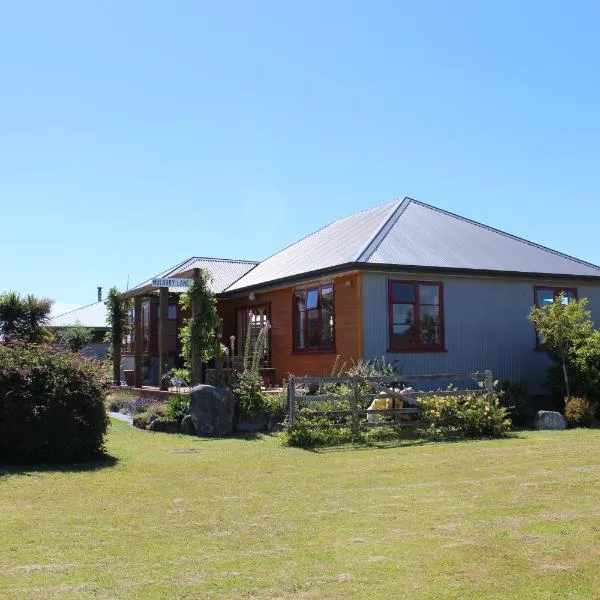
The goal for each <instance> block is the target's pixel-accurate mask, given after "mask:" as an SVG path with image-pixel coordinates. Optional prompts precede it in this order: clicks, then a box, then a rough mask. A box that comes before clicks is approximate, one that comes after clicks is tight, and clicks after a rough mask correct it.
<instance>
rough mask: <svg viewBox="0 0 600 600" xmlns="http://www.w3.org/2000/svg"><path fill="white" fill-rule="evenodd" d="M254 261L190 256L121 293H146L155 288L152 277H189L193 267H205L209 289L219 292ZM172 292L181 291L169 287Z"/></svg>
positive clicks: (252, 266) (250, 266)
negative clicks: (210, 277)
mask: <svg viewBox="0 0 600 600" xmlns="http://www.w3.org/2000/svg"><path fill="white" fill-rule="evenodd" d="M256 264H257V263H256V262H255V261H250V260H230V259H227V258H205V257H201V256H192V257H191V258H188V259H187V260H184V261H183V262H180V263H178V264H177V265H175V266H174V267H171V268H170V269H167V270H166V271H163V272H162V273H159V274H158V275H154V277H152V278H151V279H148V280H147V281H144V282H143V283H140V284H139V285H136V286H135V287H133V288H131V289H129V290H128V291H127V292H124V293H123V294H121V296H123V297H132V296H134V295H137V294H139V293H146V292H150V291H152V290H154V289H156V288H155V287H154V286H153V285H152V279H155V278H169V277H182V278H185V277H191V276H192V270H193V269H206V270H207V271H209V272H210V274H211V275H212V282H211V283H210V286H209V287H210V289H211V290H212V291H213V292H214V293H215V294H219V293H221V292H222V291H223V290H225V289H226V288H227V287H228V286H230V285H231V284H232V283H234V282H235V281H237V280H238V279H239V278H240V277H242V276H243V275H245V274H246V273H247V272H248V271H249V270H250V269H252V268H254V267H255V266H256ZM169 291H172V292H181V291H182V289H181V288H169Z"/></svg>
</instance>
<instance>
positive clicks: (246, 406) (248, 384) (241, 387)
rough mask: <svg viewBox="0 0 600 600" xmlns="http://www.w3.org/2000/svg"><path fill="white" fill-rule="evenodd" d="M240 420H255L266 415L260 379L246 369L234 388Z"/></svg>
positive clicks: (239, 376)
mask: <svg viewBox="0 0 600 600" xmlns="http://www.w3.org/2000/svg"><path fill="white" fill-rule="evenodd" d="M233 397H234V399H235V403H236V411H237V417H238V420H239V419H254V418H255V417H257V416H259V415H262V414H264V413H265V401H264V397H263V394H262V390H261V386H260V377H259V376H258V375H257V373H255V372H254V371H251V370H250V369H246V370H245V371H243V372H242V373H240V374H239V375H238V378H237V381H236V384H235V385H234V388H233Z"/></svg>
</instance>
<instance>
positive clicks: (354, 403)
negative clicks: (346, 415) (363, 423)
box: [350, 377, 360, 435]
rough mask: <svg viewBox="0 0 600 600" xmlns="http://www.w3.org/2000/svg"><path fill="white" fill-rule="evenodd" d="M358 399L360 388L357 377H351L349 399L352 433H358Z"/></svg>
mask: <svg viewBox="0 0 600 600" xmlns="http://www.w3.org/2000/svg"><path fill="white" fill-rule="evenodd" d="M359 400H360V389H359V385H358V378H357V377H353V378H352V398H351V399H350V408H351V410H352V434H353V435H358V402H359Z"/></svg>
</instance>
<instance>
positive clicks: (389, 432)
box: [364, 425, 404, 443]
mask: <svg viewBox="0 0 600 600" xmlns="http://www.w3.org/2000/svg"><path fill="white" fill-rule="evenodd" d="M402 437H404V432H403V431H402V428H401V427H394V426H393V425H384V426H383V427H371V428H369V429H367V431H366V432H365V434H364V440H365V442H367V443H369V442H391V441H393V440H398V439H400V438H402Z"/></svg>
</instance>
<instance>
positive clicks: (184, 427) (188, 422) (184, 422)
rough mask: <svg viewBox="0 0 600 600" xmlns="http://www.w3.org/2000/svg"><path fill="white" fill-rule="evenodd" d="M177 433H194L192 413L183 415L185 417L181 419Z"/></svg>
mask: <svg viewBox="0 0 600 600" xmlns="http://www.w3.org/2000/svg"><path fill="white" fill-rule="evenodd" d="M179 433H183V434H184V435H196V426H195V425H194V421H192V415H185V417H183V419H181V425H180V426H179Z"/></svg>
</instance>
